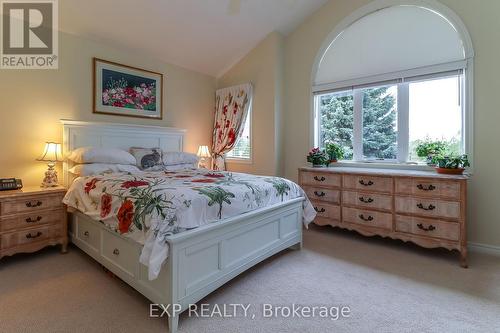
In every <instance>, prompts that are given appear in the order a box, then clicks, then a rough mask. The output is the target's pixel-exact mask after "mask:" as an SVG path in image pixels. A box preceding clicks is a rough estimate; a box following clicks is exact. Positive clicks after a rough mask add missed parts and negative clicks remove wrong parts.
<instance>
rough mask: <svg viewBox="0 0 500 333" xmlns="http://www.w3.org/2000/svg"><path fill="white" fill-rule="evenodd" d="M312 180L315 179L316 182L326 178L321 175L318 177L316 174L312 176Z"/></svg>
mask: <svg viewBox="0 0 500 333" xmlns="http://www.w3.org/2000/svg"><path fill="white" fill-rule="evenodd" d="M314 180H316V181H318V182H324V181H325V180H326V178H325V177H323V176H321V178H319V177H318V176H314Z"/></svg>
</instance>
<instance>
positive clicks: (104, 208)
mask: <svg viewBox="0 0 500 333" xmlns="http://www.w3.org/2000/svg"><path fill="white" fill-rule="evenodd" d="M112 200H113V197H112V196H111V195H109V194H107V193H105V194H103V195H102V196H101V217H106V216H108V214H109V213H111V201H112Z"/></svg>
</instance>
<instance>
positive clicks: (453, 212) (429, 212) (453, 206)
mask: <svg viewBox="0 0 500 333" xmlns="http://www.w3.org/2000/svg"><path fill="white" fill-rule="evenodd" d="M395 203H396V212H397V213H407V214H417V215H423V216H432V217H442V218H451V219H458V218H460V203H459V202H453V201H443V200H432V199H420V198H406V197H396V202H395Z"/></svg>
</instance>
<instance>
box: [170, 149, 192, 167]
mask: <svg viewBox="0 0 500 333" xmlns="http://www.w3.org/2000/svg"><path fill="white" fill-rule="evenodd" d="M195 163H198V156H196V154H191V153H184V152H178V151H175V152H165V151H164V152H163V164H164V165H177V164H195Z"/></svg>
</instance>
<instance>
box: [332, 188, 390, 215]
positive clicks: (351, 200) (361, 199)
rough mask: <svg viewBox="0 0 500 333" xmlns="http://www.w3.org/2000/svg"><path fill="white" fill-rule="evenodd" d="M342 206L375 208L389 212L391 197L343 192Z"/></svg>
mask: <svg viewBox="0 0 500 333" xmlns="http://www.w3.org/2000/svg"><path fill="white" fill-rule="evenodd" d="M342 204H343V205H347V206H358V207H362V208H376V209H383V210H388V211H391V210H392V196H390V195H385V194H376V193H364V192H352V191H343V192H342Z"/></svg>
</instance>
